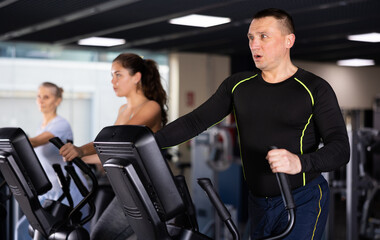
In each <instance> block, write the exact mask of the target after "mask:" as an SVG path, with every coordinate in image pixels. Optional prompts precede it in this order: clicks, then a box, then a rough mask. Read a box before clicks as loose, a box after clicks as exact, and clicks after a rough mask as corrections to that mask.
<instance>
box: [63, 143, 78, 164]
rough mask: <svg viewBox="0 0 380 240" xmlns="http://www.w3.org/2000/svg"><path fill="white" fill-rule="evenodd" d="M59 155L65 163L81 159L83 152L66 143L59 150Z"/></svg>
mask: <svg viewBox="0 0 380 240" xmlns="http://www.w3.org/2000/svg"><path fill="white" fill-rule="evenodd" d="M59 154H61V155H62V157H63V159H64V160H65V161H72V160H73V159H74V158H76V157H82V156H83V151H82V150H81V149H80V148H79V147H76V146H74V145H73V144H71V143H66V144H65V145H63V146H62V147H61V148H60V149H59Z"/></svg>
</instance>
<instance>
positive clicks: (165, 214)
mask: <svg viewBox="0 0 380 240" xmlns="http://www.w3.org/2000/svg"><path fill="white" fill-rule="evenodd" d="M94 145H95V149H96V151H97V154H98V156H99V158H100V160H101V162H102V164H103V167H104V169H105V171H106V174H107V177H108V179H109V181H110V183H111V186H112V188H113V190H114V192H115V195H116V197H117V199H118V201H119V204H120V205H121V206H122V209H123V210H124V213H125V215H126V216H127V218H128V222H129V224H130V225H131V227H132V229H133V230H134V232H135V234H136V235H137V237H138V239H140V240H145V239H152V240H153V239H157V240H211V238H210V237H208V236H206V235H204V234H202V233H200V232H199V230H198V229H199V228H198V223H197V220H196V217H195V210H194V206H193V203H192V199H191V197H190V194H189V191H188V188H187V185H186V182H185V181H184V178H183V176H182V177H181V176H179V177H174V176H173V173H172V172H171V170H170V168H169V166H168V163H167V162H166V161H165V159H164V157H163V156H162V153H161V150H160V148H159V147H158V145H157V143H156V141H155V138H154V135H153V133H152V132H151V130H150V129H149V128H147V127H145V126H134V125H124V126H110V127H106V128H104V129H103V130H102V131H101V132H100V133H99V134H98V136H97V137H96V139H95V141H94ZM276 176H277V180H278V183H279V186H280V190H281V193H282V197H283V200H284V205H285V208H286V209H287V210H288V215H289V221H288V225H287V227H286V229H285V230H284V231H283V232H282V233H280V234H279V235H276V236H270V237H267V238H264V239H265V240H269V239H270V240H273V239H279V238H282V237H284V236H286V235H287V234H288V233H289V232H290V231H291V229H292V228H293V226H294V223H295V205H294V201H293V196H292V194H291V191H290V186H289V182H288V180H287V176H286V175H285V174H282V173H280V174H276ZM198 184H199V185H200V186H201V187H202V189H203V190H204V191H205V192H206V194H207V195H208V197H209V199H210V200H211V202H212V203H213V205H214V207H215V208H216V211H217V212H218V214H219V216H220V218H221V219H222V221H223V222H224V224H226V226H227V227H228V229H229V231H230V233H231V234H232V237H233V239H240V235H239V232H238V230H237V228H236V226H235V224H234V222H233V221H232V220H231V215H230V213H229V211H228V210H227V208H226V207H225V206H224V204H223V203H222V202H221V200H220V198H219V196H218V194H217V193H216V192H215V191H214V188H213V186H212V183H211V181H210V180H209V179H207V178H201V179H198ZM264 239H263V240H264Z"/></svg>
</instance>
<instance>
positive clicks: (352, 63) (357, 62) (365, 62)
mask: <svg viewBox="0 0 380 240" xmlns="http://www.w3.org/2000/svg"><path fill="white" fill-rule="evenodd" d="M337 64H338V66H348V67H364V66H373V65H375V61H374V60H372V59H359V58H353V59H346V60H339V61H338V62H337Z"/></svg>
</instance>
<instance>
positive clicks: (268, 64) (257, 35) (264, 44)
mask: <svg viewBox="0 0 380 240" xmlns="http://www.w3.org/2000/svg"><path fill="white" fill-rule="evenodd" d="M247 36H248V40H249V48H250V50H251V53H252V57H253V61H254V62H255V65H256V67H257V68H259V69H261V70H262V71H270V70H273V69H275V68H276V67H278V66H280V64H281V63H283V62H284V60H285V59H286V58H285V57H286V56H287V52H288V49H289V48H290V47H291V46H293V43H294V39H293V41H292V38H291V37H289V36H293V37H294V35H293V34H286V33H285V30H284V26H283V25H282V24H281V22H280V21H279V20H277V19H275V18H273V17H264V18H259V19H253V20H252V22H251V25H250V26H249V30H248V34H247Z"/></svg>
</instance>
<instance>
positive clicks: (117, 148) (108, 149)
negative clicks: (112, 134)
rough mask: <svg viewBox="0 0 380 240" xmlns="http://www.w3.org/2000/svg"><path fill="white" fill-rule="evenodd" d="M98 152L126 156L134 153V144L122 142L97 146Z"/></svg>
mask: <svg viewBox="0 0 380 240" xmlns="http://www.w3.org/2000/svg"><path fill="white" fill-rule="evenodd" d="M96 148H97V150H98V152H99V153H100V154H102V155H108V154H112V155H113V156H126V155H133V145H132V144H120V145H112V146H110V145H101V144H98V145H97V146H96Z"/></svg>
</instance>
